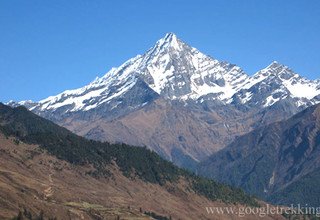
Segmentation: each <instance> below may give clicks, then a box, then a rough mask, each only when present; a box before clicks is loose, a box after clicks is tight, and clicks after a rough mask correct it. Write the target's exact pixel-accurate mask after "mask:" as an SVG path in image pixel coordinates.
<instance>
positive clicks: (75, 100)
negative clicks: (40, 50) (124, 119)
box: [11, 33, 320, 114]
mask: <svg viewBox="0 0 320 220" xmlns="http://www.w3.org/2000/svg"><path fill="white" fill-rule="evenodd" d="M143 93H144V96H145V97H144V98H140V97H139V96H141V95H142V94H143ZM156 95H159V96H161V97H163V98H165V99H170V100H182V101H188V100H194V101H200V102H203V101H205V100H208V101H211V100H213V101H215V100H218V101H220V102H221V103H223V104H229V103H233V104H237V105H248V106H251V107H253V106H258V107H259V106H260V107H268V106H271V105H273V104H275V103H276V102H278V101H280V100H282V99H286V98H292V99H293V100H294V102H295V103H296V106H298V107H299V106H308V105H311V104H315V103H317V102H319V100H320V97H319V95H320V81H319V80H318V81H312V80H308V79H305V78H303V77H301V76H299V75H298V74H296V73H294V72H293V71H292V70H291V69H289V68H288V67H287V66H284V65H282V64H279V63H277V62H273V63H272V64H270V65H269V66H268V67H266V68H265V69H263V70H261V71H259V72H257V73H256V74H255V75H253V76H252V77H250V76H248V75H247V74H246V73H245V72H244V71H243V70H242V69H241V68H240V67H238V66H235V65H232V64H230V63H227V62H220V61H218V60H216V59H214V58H212V57H210V56H207V55H205V54H203V53H201V52H200V51H199V50H197V49H196V48H193V47H191V46H189V45H187V44H186V43H184V42H182V41H181V40H180V39H179V38H177V36H176V35H175V34H173V33H168V34H166V36H165V37H164V38H162V39H160V40H158V41H157V42H156V44H155V46H154V47H152V48H150V49H149V50H148V51H147V52H146V53H145V54H143V55H138V56H136V57H134V58H132V59H130V60H128V61H127V62H125V63H124V64H123V65H121V66H120V67H118V68H112V69H111V70H110V71H109V72H108V73H106V74H105V75H104V76H103V77H101V78H96V79H95V80H94V81H93V82H91V83H90V84H89V85H87V86H84V87H82V88H79V89H75V90H67V91H65V92H63V93H61V94H58V95H56V96H51V97H48V98H46V99H44V100H41V101H40V102H38V103H31V102H30V101H28V102H26V103H19V104H22V105H25V106H27V107H28V108H29V109H31V110H34V111H36V112H44V111H49V112H53V111H56V110H59V114H61V113H67V112H77V111H89V110H92V109H95V108H98V107H102V106H103V107H104V108H105V109H107V110H112V109H116V108H117V107H118V106H121V103H124V102H125V103H127V104H128V103H130V108H133V109H135V108H139V106H142V105H145V104H146V103H148V102H150V101H151V100H153V98H155V97H156ZM132 104H133V105H134V106H131V105H132ZM11 105H14V103H11ZM121 107H126V106H124V104H123V105H122V106H121ZM127 107H128V106H127Z"/></svg>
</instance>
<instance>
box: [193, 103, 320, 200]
mask: <svg viewBox="0 0 320 220" xmlns="http://www.w3.org/2000/svg"><path fill="white" fill-rule="evenodd" d="M319 161H320V105H319V104H318V105H314V106H311V107H309V108H307V109H306V110H304V111H302V112H300V113H298V114H296V115H294V116H293V117H291V118H290V119H288V120H285V121H281V122H276V123H273V124H270V125H268V126H264V127H261V128H258V129H256V130H254V131H252V132H250V133H248V134H246V135H243V136H241V137H239V138H236V139H235V140H234V141H233V142H232V143H231V144H230V145H228V146H227V147H226V148H224V149H223V150H221V151H219V152H218V153H216V154H214V155H212V156H211V157H210V158H209V159H207V160H206V161H204V162H202V163H201V164H200V165H199V167H198V171H199V173H201V174H203V175H206V176H210V177H212V178H215V179H217V180H219V181H222V182H225V183H228V184H231V185H234V186H238V187H241V188H243V189H245V190H246V191H247V192H249V193H252V194H255V195H257V196H259V197H260V198H265V199H268V200H270V201H272V202H275V203H281V204H292V203H295V204H298V203H299V204H308V205H310V206H312V205H315V206H316V205H318V204H319V202H320V200H319V197H318V195H319V193H320V191H319V185H318V184H319V183H320V178H319V167H320V162H319Z"/></svg>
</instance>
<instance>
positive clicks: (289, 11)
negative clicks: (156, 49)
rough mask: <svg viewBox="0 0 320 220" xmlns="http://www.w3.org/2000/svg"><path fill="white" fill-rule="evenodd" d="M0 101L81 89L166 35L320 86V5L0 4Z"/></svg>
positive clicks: (256, 1)
mask: <svg viewBox="0 0 320 220" xmlns="http://www.w3.org/2000/svg"><path fill="white" fill-rule="evenodd" d="M0 30H1V31H0V79H1V86H0V101H2V102H6V101H9V100H11V99H13V100H26V99H32V100H35V101H38V100H40V99H42V98H46V97H47V96H50V95H55V94H57V93H59V92H62V91H64V90H66V89H73V88H78V87H81V86H83V85H86V84H87V83H89V82H90V81H92V80H93V79H94V78H95V77H96V76H102V75H104V73H105V72H107V71H108V70H109V69H110V68H111V67H113V66H118V65H120V64H122V63H123V62H124V61H126V60H127V59H129V58H131V57H134V56H135V55H136V54H141V53H144V52H145V51H146V50H147V49H148V48H150V47H151V46H153V45H154V43H155V42H156V41H157V40H158V39H160V38H162V37H163V36H164V35H165V33H167V32H174V33H176V34H177V36H178V37H179V38H180V39H182V40H183V41H185V42H186V43H188V44H190V45H192V46H194V47H196V48H198V49H199V50H200V51H202V52H204V53H206V54H209V55H211V56H212V57H214V58H217V59H219V60H227V61H229V62H231V63H234V64H237V65H239V66H240V67H242V68H243V69H244V70H245V71H246V72H247V73H248V74H253V73H255V72H256V71H257V70H259V69H262V68H264V67H265V66H267V65H268V64H269V63H270V62H272V61H273V60H277V61H279V62H280V63H283V64H286V65H288V66H290V67H291V68H292V69H294V70H295V71H296V72H298V73H300V74H301V75H303V76H305V77H308V78H311V79H316V78H320V1H319V0H308V1H302V0H281V1H280V0H211V1H210V0H208V1H204V0H197V1H188V0H184V1H178V0H161V1H160V0H159V1H155V0H148V1H147V0H145V1H141V0H135V1H129V0H127V1H119V0H117V1H116V0H114V1H113V0H68V1H65V0H54V1H49V0H37V1H36V0H28V1H25V0H23V1H22V0H21V1H18V0H1V1H0Z"/></svg>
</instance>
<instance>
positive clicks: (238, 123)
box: [58, 99, 293, 168]
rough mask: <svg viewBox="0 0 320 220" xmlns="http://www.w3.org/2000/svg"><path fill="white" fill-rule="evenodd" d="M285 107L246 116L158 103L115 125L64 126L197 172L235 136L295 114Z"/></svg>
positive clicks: (79, 122) (98, 121)
mask: <svg viewBox="0 0 320 220" xmlns="http://www.w3.org/2000/svg"><path fill="white" fill-rule="evenodd" d="M284 105H285V104H284V103H279V104H277V105H274V106H273V107H271V108H269V109H265V110H263V111H258V110H251V111H244V110H237V109H235V108H232V107H230V106H229V107H228V108H225V107H223V106H220V107H219V106H215V107H212V108H210V107H208V108H207V109H203V108H199V107H197V106H194V107H193V108H192V107H190V106H188V107H185V106H184V105H183V104H181V103H174V102H170V101H168V100H163V99H158V100H156V101H154V102H153V103H151V104H149V105H147V106H144V107H143V108H141V109H139V110H138V111H134V112H132V113H130V114H128V115H125V116H122V117H120V118H116V119H113V120H109V119H108V118H104V117H101V116H98V115H97V117H93V118H91V119H90V120H87V119H81V117H80V116H76V117H69V118H67V119H65V120H64V121H59V122H58V123H59V124H60V125H62V126H64V127H66V128H68V129H69V130H71V131H73V132H75V133H77V134H79V135H81V136H85V137H87V138H90V139H94V140H101V141H109V142H112V143H116V142H123V143H127V144H131V145H137V146H147V147H148V148H150V149H153V150H154V151H156V152H157V153H158V154H160V155H161V156H163V157H164V158H166V159H168V160H171V161H173V162H174V163H175V164H177V165H179V166H183V167H188V168H191V167H192V165H194V164H195V163H194V162H195V161H201V160H204V159H205V158H207V157H208V156H209V155H211V154H213V153H215V152H217V151H218V150H220V149H222V148H223V147H225V146H226V145H227V144H229V143H230V142H232V141H233V140H234V138H235V137H237V136H240V135H243V134H245V133H247V132H249V131H251V130H252V129H254V128H257V127H259V126H261V125H264V124H268V123H271V122H274V121H278V120H281V119H284V118H287V117H288V116H290V115H292V114H293V113H292V112H286V111H285V110H284V109H283V108H284V107H283V106H284ZM192 161H193V163H192Z"/></svg>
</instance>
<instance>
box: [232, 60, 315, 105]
mask: <svg viewBox="0 0 320 220" xmlns="http://www.w3.org/2000/svg"><path fill="white" fill-rule="evenodd" d="M319 94H320V81H319V80H315V81H312V80H308V79H306V78H303V77H301V76H300V75H298V74H297V73H295V72H293V71H292V70H291V69H290V68H289V67H287V66H285V65H283V64H280V63H278V62H276V61H274V62H272V63H271V64H270V65H269V66H267V67H266V68H264V69H262V70H260V71H258V72H257V73H256V74H254V75H253V76H252V77H251V78H250V80H248V81H247V82H246V83H245V84H244V85H243V87H242V90H241V91H239V93H238V94H235V95H234V97H233V100H237V99H238V102H239V101H240V103H241V104H247V105H251V106H253V105H255V106H259V105H261V106H263V107H268V106H271V105H273V104H275V103H276V102H278V101H280V100H282V99H286V98H290V99H292V100H294V102H295V104H296V106H297V107H300V106H308V105H312V104H316V103H317V101H314V100H315V97H316V96H318V95H319Z"/></svg>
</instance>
